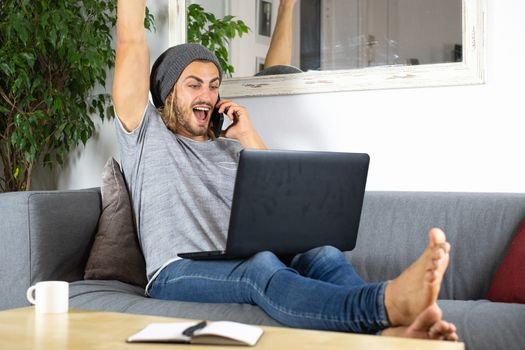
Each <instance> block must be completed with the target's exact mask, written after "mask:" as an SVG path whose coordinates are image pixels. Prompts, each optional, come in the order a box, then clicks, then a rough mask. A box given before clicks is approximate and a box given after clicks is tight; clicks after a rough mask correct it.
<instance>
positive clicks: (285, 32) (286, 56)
mask: <svg viewBox="0 0 525 350" xmlns="http://www.w3.org/2000/svg"><path fill="white" fill-rule="evenodd" d="M296 2H297V0H281V2H280V4H279V11H278V13H277V22H276V23H275V29H274V32H273V34H272V40H271V42H270V47H269V48H268V52H267V54H266V60H265V61H264V68H269V67H272V66H276V65H280V64H283V65H290V64H291V63H292V41H293V37H292V25H293V10H294V6H295V3H296Z"/></svg>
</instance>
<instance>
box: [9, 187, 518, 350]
mask: <svg viewBox="0 0 525 350" xmlns="http://www.w3.org/2000/svg"><path fill="white" fill-rule="evenodd" d="M100 202H101V200H100V192H99V190H98V189H87V190H78V191H38V192H36V191H35V192H21V193H3V194H0V222H1V226H0V239H1V241H2V244H1V245H0V288H1V289H0V292H1V297H0V310H2V309H9V308H15V307H22V306H26V305H28V303H27V301H26V299H25V291H26V289H27V288H28V287H29V286H30V285H32V284H34V283H36V282H38V281H41V280H66V281H70V282H71V285H70V294H71V295H70V305H71V307H75V308H84V309H95V310H107V311H117V312H128V313H137V314H153V315H163V316H174V317H186V318H193V319H212V320H214V319H225V320H237V321H240V322H246V323H252V324H264V325H274V326H275V325H278V324H277V323H276V322H275V321H273V320H272V319H270V318H269V317H268V316H267V315H266V314H265V313H264V312H263V311H262V310H260V309H259V308H258V307H256V306H251V305H236V304H235V305H234V304H197V303H183V302H172V301H160V300H153V299H148V298H145V297H144V294H143V292H144V291H143V290H142V289H141V288H140V287H136V286H132V285H127V284H124V283H121V282H118V281H84V280H82V276H83V273H84V266H85V263H86V259H87V257H88V253H89V251H90V247H91V244H92V242H93V238H94V233H95V232H96V227H97V221H98V218H99V215H100V211H101V203H100ZM524 216H525V194H496V193H423V192H367V193H366V196H365V203H364V208H363V215H362V220H361V226H360V232H359V239H358V243H357V247H356V248H355V250H354V251H352V252H349V253H347V256H348V259H349V260H351V261H352V262H353V263H354V265H355V266H356V268H357V270H358V271H359V273H360V274H361V275H362V276H363V277H364V278H365V279H366V280H369V281H377V280H387V279H392V278H394V277H395V276H397V275H398V274H399V273H400V272H401V271H402V270H403V269H404V268H405V267H406V266H408V265H409V264H410V263H411V262H412V261H413V260H414V259H415V258H416V257H417V256H418V255H419V254H420V252H421V251H422V250H423V248H424V247H425V245H426V240H427V231H428V229H429V228H431V227H433V226H438V227H441V228H443V229H444V230H445V232H446V233H447V235H448V239H449V241H450V242H451V244H452V252H451V254H452V256H451V261H450V267H449V269H448V271H447V274H446V275H445V279H444V282H443V286H442V289H441V293H440V296H439V302H438V303H439V305H440V306H441V308H442V309H443V312H444V317H445V318H446V319H447V320H450V321H452V322H454V323H456V325H457V326H458V333H459V335H460V337H461V340H462V341H464V342H465V344H466V347H467V349H470V350H474V349H477V350H479V349H487V350H488V349H490V350H494V349H506V350H509V349H524V348H525V328H524V325H525V305H520V304H504V303H492V302H490V301H487V300H484V298H485V296H486V294H487V292H488V289H489V285H490V282H491V280H492V277H493V275H494V273H495V271H496V269H497V268H498V265H499V262H500V261H501V259H502V258H503V257H504V255H505V253H506V250H507V248H508V246H509V244H510V242H511V239H512V237H513V235H514V233H515V231H516V230H517V228H518V225H519V223H520V221H521V219H522V218H523V217H524ZM524 278H525V276H524ZM312 297H313V296H312Z"/></svg>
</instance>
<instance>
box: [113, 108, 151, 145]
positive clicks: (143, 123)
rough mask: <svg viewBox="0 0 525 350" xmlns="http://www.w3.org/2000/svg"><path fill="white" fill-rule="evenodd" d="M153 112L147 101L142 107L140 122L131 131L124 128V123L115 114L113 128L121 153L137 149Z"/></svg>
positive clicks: (143, 137) (142, 141)
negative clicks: (143, 107)
mask: <svg viewBox="0 0 525 350" xmlns="http://www.w3.org/2000/svg"><path fill="white" fill-rule="evenodd" d="M154 112H155V107H153V105H152V104H151V102H148V104H147V105H146V108H145V109H144V113H143V114H142V118H141V120H140V124H139V125H138V126H137V127H136V128H135V129H134V130H132V131H127V130H126V129H125V128H124V125H123V124H122V122H121V120H120V119H119V117H118V115H117V118H115V129H116V131H117V139H118V143H119V145H120V150H121V152H122V153H124V154H129V153H135V152H136V151H137V147H140V145H141V144H143V143H144V139H145V137H146V133H147V131H148V124H149V122H150V119H151V115H152V114H153V113H154ZM115 114H116V112H115Z"/></svg>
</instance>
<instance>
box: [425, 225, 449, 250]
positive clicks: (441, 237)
mask: <svg viewBox="0 0 525 350" xmlns="http://www.w3.org/2000/svg"><path fill="white" fill-rule="evenodd" d="M428 236H429V245H431V246H435V245H438V244H441V243H445V242H446V241H447V237H446V236H445V233H444V232H443V230H441V229H440V228H437V227H434V228H433V229H431V230H430V231H429V233H428Z"/></svg>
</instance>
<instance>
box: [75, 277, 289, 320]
mask: <svg viewBox="0 0 525 350" xmlns="http://www.w3.org/2000/svg"><path fill="white" fill-rule="evenodd" d="M69 297H70V301H69V305H70V306H71V307H73V308H79V309H87V310H104V311H113V312H127V313H132V314H143V315H157V316H168V317H179V318H189V319H194V320H201V319H202V320H212V321H218V320H228V321H237V322H243V323H250V324H259V325H267V326H280V324H279V323H278V322H277V321H274V320H273V319H272V318H270V316H268V315H267V314H266V313H265V312H264V311H262V310H261V309H260V308H259V307H257V306H254V305H247V304H208V303H191V302H180V301H172V300H158V299H152V298H148V297H145V296H144V289H143V288H140V287H137V286H132V285H129V284H125V283H122V282H119V281H107V280H104V281H102V280H99V281H97V280H91V281H77V282H74V283H71V284H70V286H69Z"/></svg>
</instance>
